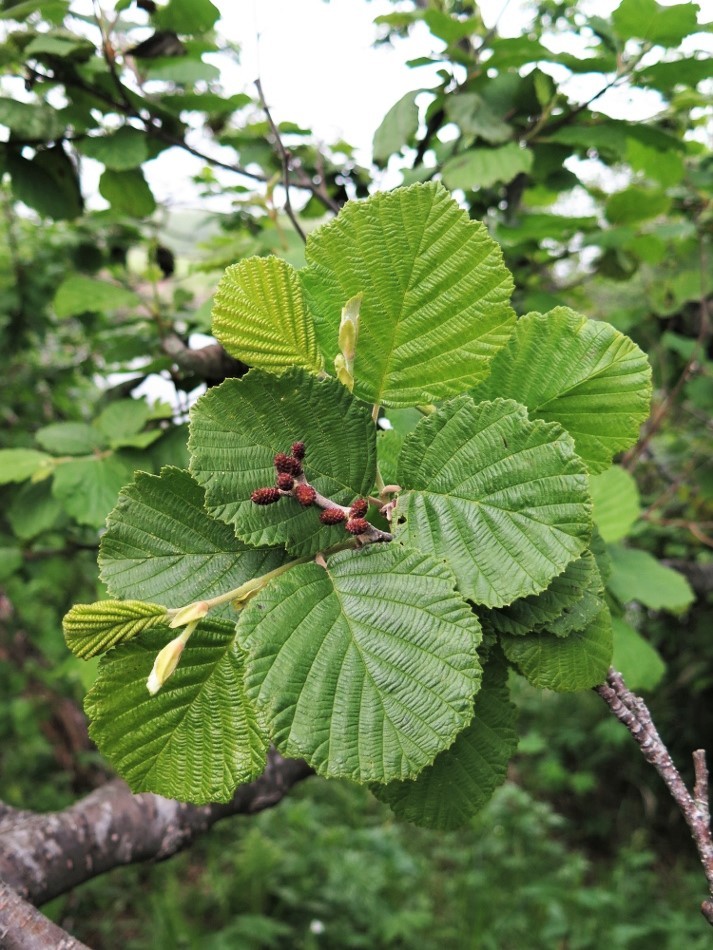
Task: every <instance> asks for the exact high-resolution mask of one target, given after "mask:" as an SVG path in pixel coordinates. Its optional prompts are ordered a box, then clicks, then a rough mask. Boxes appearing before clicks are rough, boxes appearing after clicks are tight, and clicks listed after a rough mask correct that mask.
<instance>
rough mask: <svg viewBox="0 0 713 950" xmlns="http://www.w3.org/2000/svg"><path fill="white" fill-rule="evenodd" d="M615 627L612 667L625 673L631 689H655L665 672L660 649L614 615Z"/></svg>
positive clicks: (625, 678)
mask: <svg viewBox="0 0 713 950" xmlns="http://www.w3.org/2000/svg"><path fill="white" fill-rule="evenodd" d="M612 629H613V631H614V658H613V659H612V666H613V667H614V668H615V669H617V670H619V672H620V673H622V674H623V676H624V680H625V681H626V685H627V686H628V687H629V689H655V688H656V687H657V686H658V685H659V683H660V682H661V680H662V679H663V676H664V674H665V672H666V664H665V663H664V661H663V660H662V659H661V656H660V654H659V652H658V650H656V649H655V648H654V647H653V646H652V645H651V644H650V643H649V641H648V640H645V639H644V637H642V636H641V634H640V633H639V632H638V631H637V630H634V628H633V627H631V626H629V624H628V623H626V622H625V621H624V620H622V619H621V618H620V617H613V618H612Z"/></svg>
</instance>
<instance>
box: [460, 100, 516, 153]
mask: <svg viewBox="0 0 713 950" xmlns="http://www.w3.org/2000/svg"><path fill="white" fill-rule="evenodd" d="M445 107H446V113H447V115H448V118H449V119H450V120H451V122H455V123H456V125H457V126H459V128H460V130H461V132H463V134H464V135H472V136H477V137H478V138H480V139H484V140H485V141H486V142H490V143H491V144H493V145H499V144H500V143H501V142H507V140H508V139H509V138H511V137H512V135H513V129H512V126H510V125H508V123H507V122H504V121H503V120H502V119H501V118H500V117H499V116H498V115H497V114H496V113H495V112H494V111H493V109H491V107H490V106H489V105H488V104H487V102H485V100H484V99H483V98H482V96H479V95H478V94H477V93H474V92H463V93H458V94H457V95H453V96H448V97H447V98H446V105H445Z"/></svg>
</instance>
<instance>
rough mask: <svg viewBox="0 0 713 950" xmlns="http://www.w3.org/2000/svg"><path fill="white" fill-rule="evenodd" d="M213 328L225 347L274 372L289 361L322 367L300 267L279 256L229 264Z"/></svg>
mask: <svg viewBox="0 0 713 950" xmlns="http://www.w3.org/2000/svg"><path fill="white" fill-rule="evenodd" d="M212 328H213V335H214V336H215V337H216V338H217V339H218V341H219V342H220V343H222V344H223V346H224V347H225V349H226V350H227V351H228V352H229V353H230V354H231V355H232V356H235V357H236V358H237V359H240V360H243V361H244V362H246V363H247V364H248V365H249V366H257V367H259V368H260V369H266V370H268V371H270V372H273V373H281V372H284V371H285V370H286V369H289V368H290V367H291V366H304V367H305V369H308V370H312V371H313V372H318V371H319V370H320V369H321V368H322V360H321V357H320V355H319V351H318V349H317V342H316V340H315V335H314V323H313V321H312V316H311V314H310V313H309V312H308V311H307V310H306V309H305V305H304V300H303V295H302V287H301V286H300V282H299V279H298V277H297V271H296V270H295V269H294V267H291V266H290V265H289V264H288V263H286V261H283V260H280V259H279V258H277V257H249V258H247V259H246V260H243V261H241V262H240V263H239V264H233V265H232V266H231V267H229V268H228V269H227V270H226V272H225V274H224V275H223V277H222V278H221V279H220V283H219V284H218V289H217V291H216V294H215V302H214V304H213V327H212Z"/></svg>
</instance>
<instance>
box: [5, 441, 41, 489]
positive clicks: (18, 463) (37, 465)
mask: <svg viewBox="0 0 713 950" xmlns="http://www.w3.org/2000/svg"><path fill="white" fill-rule="evenodd" d="M50 461H51V457H50V456H49V455H45V453H44V452H37V451H36V450H35V449H0V485H8V484H10V482H24V481H26V480H27V479H28V478H31V477H32V476H33V475H34V474H35V472H37V471H39V469H41V468H42V467H43V466H44V465H45V464H47V463H48V462H50Z"/></svg>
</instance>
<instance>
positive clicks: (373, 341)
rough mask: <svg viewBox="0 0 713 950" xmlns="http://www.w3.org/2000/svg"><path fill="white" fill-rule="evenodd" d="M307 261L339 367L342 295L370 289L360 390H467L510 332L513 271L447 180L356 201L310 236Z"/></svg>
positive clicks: (371, 394)
mask: <svg viewBox="0 0 713 950" xmlns="http://www.w3.org/2000/svg"><path fill="white" fill-rule="evenodd" d="M305 254H306V258H307V264H308V266H307V267H306V268H305V269H304V270H303V271H301V272H300V277H301V279H302V282H303V286H304V287H305V290H306V294H307V300H308V303H309V305H310V309H311V310H312V313H313V314H314V317H315V321H316V328H317V337H318V340H319V344H320V347H321V349H322V351H323V353H324V354H325V355H326V363H327V368H328V369H330V370H331V367H332V365H333V360H334V358H335V356H336V355H337V353H338V352H339V350H338V345H337V336H338V332H339V321H340V316H341V312H342V307H343V306H344V305H345V303H346V302H347V301H348V300H351V299H352V298H353V297H355V296H356V295H357V294H363V295H364V296H363V300H362V303H361V310H360V316H359V339H358V342H357V349H356V360H355V370H354V376H355V384H354V392H355V393H356V395H357V396H359V397H360V398H362V399H364V400H367V401H368V402H378V403H383V404H384V405H392V406H407V405H418V404H421V403H429V402H435V401H438V400H441V399H445V398H447V397H449V396H454V395H458V394H459V393H462V392H465V391H466V390H467V389H469V388H471V386H473V385H475V384H476V382H478V381H479V380H481V379H483V378H484V377H485V375H486V373H487V372H488V367H489V364H490V360H491V358H492V356H493V354H495V353H496V352H497V351H498V350H499V349H500V348H501V347H502V346H503V345H504V344H505V342H506V341H507V339H508V338H509V336H510V332H511V329H512V324H513V320H514V315H513V312H512V310H511V308H510V304H509V299H510V294H511V293H512V288H513V284H512V278H511V276H510V274H509V272H508V271H507V269H506V267H505V265H504V264H503V259H502V252H501V251H500V248H499V247H498V245H497V244H496V243H495V241H493V240H492V239H491V238H490V237H489V236H488V234H487V232H486V230H485V228H484V227H483V225H482V224H479V223H478V222H476V221H471V220H470V219H469V217H468V215H467V213H466V212H465V211H463V210H462V209H461V208H459V207H458V205H457V204H456V202H455V201H454V200H453V199H452V198H451V196H450V195H449V194H448V192H447V191H446V190H445V189H444V188H443V186H442V185H439V184H434V183H429V184H425V185H424V184H415V185H411V186H410V187H409V188H399V189H397V190H396V191H393V192H390V193H388V194H385V193H382V194H377V195H374V196H372V197H371V198H369V199H367V200H366V201H364V202H356V201H355V202H349V203H348V204H347V205H346V206H345V207H344V208H343V209H342V211H341V212H340V214H339V215H338V216H337V218H335V220H334V221H331V222H330V223H329V224H326V225H323V226H322V227H321V228H319V229H318V230H317V231H315V232H314V233H313V234H311V235H310V236H309V238H308V241H307V248H306V252H305Z"/></svg>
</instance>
